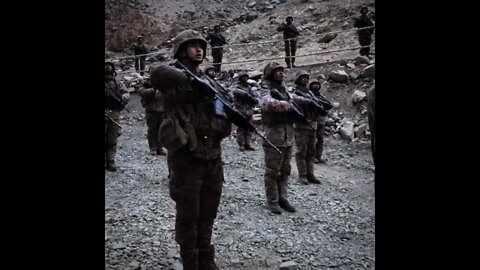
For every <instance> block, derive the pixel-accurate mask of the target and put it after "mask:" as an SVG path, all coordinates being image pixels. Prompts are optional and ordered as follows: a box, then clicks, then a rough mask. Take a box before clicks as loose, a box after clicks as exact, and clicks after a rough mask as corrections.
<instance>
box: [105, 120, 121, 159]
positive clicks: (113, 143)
mask: <svg viewBox="0 0 480 270" xmlns="http://www.w3.org/2000/svg"><path fill="white" fill-rule="evenodd" d="M112 119H113V120H114V121H116V122H117V123H118V122H119V119H118V118H112ZM120 131H121V129H120V127H118V126H117V125H115V124H114V123H112V122H111V121H110V120H109V119H105V163H115V156H116V154H117V141H118V137H119V136H120Z"/></svg>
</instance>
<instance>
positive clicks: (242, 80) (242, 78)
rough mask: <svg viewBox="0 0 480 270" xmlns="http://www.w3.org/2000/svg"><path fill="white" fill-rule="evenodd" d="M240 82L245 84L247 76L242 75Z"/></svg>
mask: <svg viewBox="0 0 480 270" xmlns="http://www.w3.org/2000/svg"><path fill="white" fill-rule="evenodd" d="M240 81H241V82H247V81H248V76H247V75H243V76H242V77H240Z"/></svg>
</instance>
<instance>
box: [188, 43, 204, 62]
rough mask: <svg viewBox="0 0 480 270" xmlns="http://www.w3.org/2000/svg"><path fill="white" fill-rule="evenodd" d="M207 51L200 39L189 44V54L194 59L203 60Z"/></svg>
mask: <svg viewBox="0 0 480 270" xmlns="http://www.w3.org/2000/svg"><path fill="white" fill-rule="evenodd" d="M204 53H205V52H204V51H203V48H202V43H201V42H200V41H192V42H189V43H188V45H187V56H188V57H189V58H190V59H192V60H194V61H203V54H204Z"/></svg>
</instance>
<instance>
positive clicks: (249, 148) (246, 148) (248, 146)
mask: <svg viewBox="0 0 480 270" xmlns="http://www.w3.org/2000/svg"><path fill="white" fill-rule="evenodd" d="M245 150H247V151H255V148H253V147H252V146H250V145H245Z"/></svg>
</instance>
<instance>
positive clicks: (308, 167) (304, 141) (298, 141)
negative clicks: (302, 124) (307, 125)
mask: <svg viewBox="0 0 480 270" xmlns="http://www.w3.org/2000/svg"><path fill="white" fill-rule="evenodd" d="M315 133H316V131H315V130H313V129H295V161H296V163H297V169H298V176H299V177H307V176H313V175H314V173H313V171H314V162H313V158H314V154H315Z"/></svg>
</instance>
